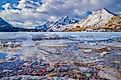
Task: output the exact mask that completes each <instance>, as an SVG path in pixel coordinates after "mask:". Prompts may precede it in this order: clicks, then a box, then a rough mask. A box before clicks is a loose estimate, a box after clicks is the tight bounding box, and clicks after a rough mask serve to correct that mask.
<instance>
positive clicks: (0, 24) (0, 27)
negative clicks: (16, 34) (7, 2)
mask: <svg viewBox="0 0 121 80" xmlns="http://www.w3.org/2000/svg"><path fill="white" fill-rule="evenodd" d="M0 31H1V32H2V31H3V32H8V31H14V27H13V26H12V25H10V24H9V23H8V22H6V21H5V20H3V19H2V18H0Z"/></svg>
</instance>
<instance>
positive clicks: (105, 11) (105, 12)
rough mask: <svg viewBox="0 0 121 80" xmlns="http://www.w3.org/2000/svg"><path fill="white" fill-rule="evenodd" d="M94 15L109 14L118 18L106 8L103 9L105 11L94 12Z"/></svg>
mask: <svg viewBox="0 0 121 80" xmlns="http://www.w3.org/2000/svg"><path fill="white" fill-rule="evenodd" d="M92 13H93V14H96V13H98V14H109V15H113V16H117V14H115V13H113V12H111V11H110V10H108V9H106V8H103V9H98V10H96V11H94V12H92Z"/></svg>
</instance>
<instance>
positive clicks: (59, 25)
mask: <svg viewBox="0 0 121 80" xmlns="http://www.w3.org/2000/svg"><path fill="white" fill-rule="evenodd" d="M78 21H79V20H76V19H73V18H70V17H68V16H65V17H62V18H60V19H59V20H57V21H55V22H46V23H45V24H44V25H41V26H37V27H36V29H37V30H40V31H48V32H49V31H50V32H51V31H55V32H57V31H63V30H64V29H65V28H66V27H65V25H68V24H74V23H77V22H78Z"/></svg>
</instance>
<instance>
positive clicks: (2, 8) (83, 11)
mask: <svg viewBox="0 0 121 80" xmlns="http://www.w3.org/2000/svg"><path fill="white" fill-rule="evenodd" d="M103 8H106V9H108V10H110V11H112V12H114V13H118V14H120V13H121V0H0V17H2V18H3V19H5V20H6V21H8V22H9V23H11V24H12V25H14V26H17V27H33V26H38V25H41V24H43V23H44V22H46V21H54V20H57V19H58V18H60V17H63V16H69V17H72V18H82V17H85V16H87V15H88V13H89V11H94V10H98V9H103Z"/></svg>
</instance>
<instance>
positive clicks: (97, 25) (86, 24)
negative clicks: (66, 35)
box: [64, 8, 121, 31]
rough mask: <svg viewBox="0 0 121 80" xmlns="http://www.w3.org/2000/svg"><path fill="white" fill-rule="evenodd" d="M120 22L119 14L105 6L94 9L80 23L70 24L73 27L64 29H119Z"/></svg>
mask: <svg viewBox="0 0 121 80" xmlns="http://www.w3.org/2000/svg"><path fill="white" fill-rule="evenodd" d="M112 21H113V22H112ZM114 22H115V24H114ZM120 23H121V17H120V16H119V15H117V14H114V13H112V12H110V11H109V10H107V9H105V8H104V9H99V10H97V11H93V12H92V14H90V15H89V16H88V17H86V18H84V19H82V20H81V21H80V22H79V23H76V24H73V25H70V26H71V27H70V28H66V29H65V30H64V31H85V30H87V31H88V30H89V31H90V30H91V31H94V30H95V31H97V30H98V31H100V30H103V31H117V30H116V29H117V26H118V29H119V28H121V24H120Z"/></svg>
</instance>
